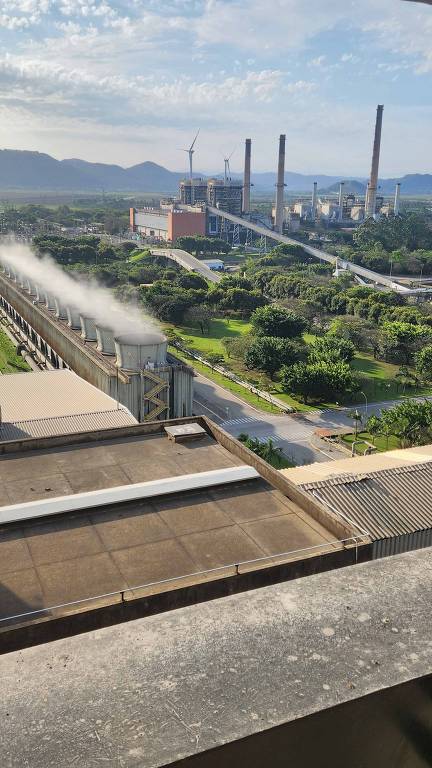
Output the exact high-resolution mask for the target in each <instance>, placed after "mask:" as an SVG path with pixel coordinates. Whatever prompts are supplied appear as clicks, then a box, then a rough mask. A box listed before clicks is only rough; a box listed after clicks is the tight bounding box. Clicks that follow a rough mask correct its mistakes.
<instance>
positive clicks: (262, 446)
mask: <svg viewBox="0 0 432 768" xmlns="http://www.w3.org/2000/svg"><path fill="white" fill-rule="evenodd" d="M238 439H239V440H240V442H241V443H243V444H244V445H245V446H246V448H249V450H250V451H252V452H253V453H255V454H256V455H257V456H259V457H260V458H261V459H264V461H266V462H267V463H268V464H271V466H272V467H275V468H276V469H279V468H280V467H283V466H286V462H285V461H284V459H283V452H282V448H279V447H277V446H275V444H274V441H273V440H272V439H271V437H270V438H268V440H258V438H256V437H249V435H248V434H246V433H244V432H242V433H241V434H240V435H239V436H238Z"/></svg>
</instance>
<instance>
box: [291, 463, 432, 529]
mask: <svg viewBox="0 0 432 768" xmlns="http://www.w3.org/2000/svg"><path fill="white" fill-rule="evenodd" d="M299 487H300V488H302V489H303V490H304V491H307V492H308V493H309V494H310V495H311V496H313V497H314V498H316V499H317V500H319V501H321V502H323V503H324V504H326V505H327V506H328V507H329V509H331V510H332V511H333V512H336V513H337V514H339V515H340V516H341V517H343V518H344V519H349V520H350V521H351V522H352V523H353V524H354V525H356V526H357V527H358V528H360V530H361V531H362V532H363V533H364V532H367V533H368V534H369V535H370V536H371V537H372V538H373V539H374V540H378V539H383V538H388V537H393V536H405V535H406V534H410V533H413V532H415V531H422V530H427V529H429V528H432V463H431V462H425V463H424V464H415V465H413V466H408V467H407V466H403V467H394V468H392V469H383V470H379V471H377V472H370V473H367V474H365V473H362V474H348V473H347V474H344V475H340V476H339V477H334V478H331V477H330V478H328V479H326V480H322V481H320V482H315V483H303V484H302V485H300V486H299Z"/></svg>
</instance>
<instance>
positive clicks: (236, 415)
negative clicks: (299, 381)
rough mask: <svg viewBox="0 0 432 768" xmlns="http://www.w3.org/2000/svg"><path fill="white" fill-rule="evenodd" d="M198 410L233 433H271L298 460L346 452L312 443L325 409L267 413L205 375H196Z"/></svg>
mask: <svg viewBox="0 0 432 768" xmlns="http://www.w3.org/2000/svg"><path fill="white" fill-rule="evenodd" d="M194 410H195V413H196V414H200V413H204V414H205V415H206V416H209V418H211V419H213V421H215V422H216V423H217V424H220V425H221V426H223V428H224V429H225V430H226V431H227V432H229V433H230V434H231V435H233V437H238V435H239V434H240V433H241V432H247V434H249V435H251V437H257V438H259V439H260V440H267V439H268V438H269V437H271V439H272V440H273V441H274V442H275V444H276V445H278V446H280V447H281V448H282V449H283V451H284V454H285V456H286V457H287V458H292V460H293V462H294V463H295V464H311V463H312V462H314V461H329V459H332V458H343V457H345V455H346V454H344V453H342V452H341V451H338V450H337V449H333V448H331V447H330V446H329V447H328V448H327V447H326V448H325V450H326V454H327V455H325V454H323V453H321V452H320V451H319V450H317V449H316V448H314V447H313V446H312V445H311V442H310V441H311V438H312V435H313V433H314V431H315V429H316V428H317V427H318V426H323V423H322V421H321V418H322V413H321V412H316V413H315V412H313V413H311V414H308V416H307V417H305V416H303V415H302V414H293V415H292V416H291V415H285V414H279V413H275V414H272V413H264V412H263V411H259V410H258V409H256V408H254V407H253V406H251V405H248V404H247V403H244V402H243V401H242V400H240V399H239V398H237V397H236V396H235V395H233V394H232V393H231V392H228V391H227V390H225V389H223V387H220V386H219V385H217V384H215V383H214V382H213V381H210V379H207V378H205V377H204V376H201V375H197V377H196V378H195V402H194ZM333 413H336V412H329V416H328V418H327V420H326V422H325V424H329V425H330V423H331V421H332V418H333ZM315 420H316V421H315Z"/></svg>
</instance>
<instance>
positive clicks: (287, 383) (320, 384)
mask: <svg viewBox="0 0 432 768" xmlns="http://www.w3.org/2000/svg"><path fill="white" fill-rule="evenodd" d="M281 381H282V385H283V388H284V390H285V392H288V393H292V394H295V395H300V396H301V397H303V399H304V402H305V403H307V402H308V400H309V399H313V400H321V401H322V400H333V401H334V400H335V399H336V398H339V397H340V396H341V395H342V394H347V393H349V392H352V391H355V390H356V389H357V386H358V385H357V380H356V377H355V375H354V373H353V371H352V370H351V368H350V367H349V365H348V364H347V363H327V362H323V361H321V362H319V363H296V364H295V365H293V366H291V367H284V368H282V371H281Z"/></svg>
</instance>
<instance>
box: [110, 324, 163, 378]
mask: <svg viewBox="0 0 432 768" xmlns="http://www.w3.org/2000/svg"><path fill="white" fill-rule="evenodd" d="M167 346H168V342H167V339H166V337H165V336H164V335H163V334H162V333H158V332H157V331H148V332H145V333H128V334H123V335H122V336H118V337H117V338H116V339H115V352H116V355H117V366H118V367H119V368H122V369H123V370H125V371H142V370H144V369H145V368H158V367H160V366H164V365H166V364H167Z"/></svg>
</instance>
